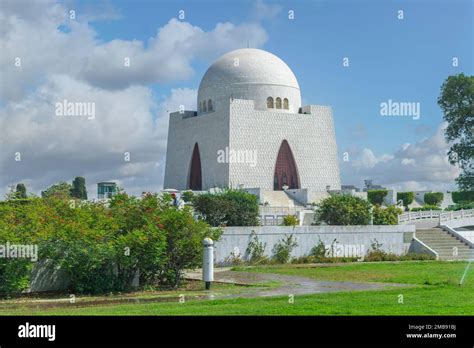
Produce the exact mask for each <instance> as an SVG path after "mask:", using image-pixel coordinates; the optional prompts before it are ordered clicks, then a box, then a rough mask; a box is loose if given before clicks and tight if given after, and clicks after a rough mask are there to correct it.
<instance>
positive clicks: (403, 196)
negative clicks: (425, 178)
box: [397, 192, 415, 210]
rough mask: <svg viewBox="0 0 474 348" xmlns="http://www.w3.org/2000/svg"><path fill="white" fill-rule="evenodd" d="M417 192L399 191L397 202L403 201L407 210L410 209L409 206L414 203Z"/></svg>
mask: <svg viewBox="0 0 474 348" xmlns="http://www.w3.org/2000/svg"><path fill="white" fill-rule="evenodd" d="M414 199H415V194H414V193H413V192H397V202H398V201H403V206H404V207H405V210H408V206H409V205H410V204H412V203H413V200H414Z"/></svg>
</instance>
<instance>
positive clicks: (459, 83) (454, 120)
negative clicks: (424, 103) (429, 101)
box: [438, 74, 474, 191]
mask: <svg viewBox="0 0 474 348" xmlns="http://www.w3.org/2000/svg"><path fill="white" fill-rule="evenodd" d="M438 105H439V106H440V107H441V109H442V110H443V113H444V117H443V118H444V120H445V121H447V122H448V126H447V127H446V130H445V137H446V140H447V141H448V142H451V143H452V145H451V148H450V150H449V152H448V158H449V162H450V163H451V164H452V165H456V164H457V165H459V167H460V168H461V171H462V172H461V174H460V175H459V177H458V178H457V179H456V183H457V184H458V186H459V188H460V189H461V190H463V191H464V190H465V191H472V190H474V161H473V158H474V135H473V130H474V76H465V75H464V74H459V75H455V76H449V77H448V78H447V79H446V81H445V82H444V83H443V85H442V86H441V95H440V96H439V98H438Z"/></svg>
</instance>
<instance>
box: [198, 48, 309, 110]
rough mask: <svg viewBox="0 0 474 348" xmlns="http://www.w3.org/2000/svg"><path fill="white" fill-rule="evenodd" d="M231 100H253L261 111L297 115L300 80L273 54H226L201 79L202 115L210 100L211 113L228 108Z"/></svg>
mask: <svg viewBox="0 0 474 348" xmlns="http://www.w3.org/2000/svg"><path fill="white" fill-rule="evenodd" d="M231 98H235V99H251V100H254V101H255V108H256V109H259V110H271V111H275V112H291V113H297V112H298V109H299V108H300V107H301V94H300V88H299V85H298V81H297V80H296V77H295V75H294V74H293V72H292V71H291V69H290V68H289V67H288V65H286V63H285V62H284V61H282V60H281V59H280V58H278V57H277V56H275V55H274V54H271V53H269V52H266V51H263V50H259V49H255V48H243V49H239V50H235V51H232V52H229V53H226V54H224V55H223V56H222V57H220V58H219V59H218V60H217V61H216V62H215V63H214V64H212V65H211V66H210V67H209V69H208V70H207V71H206V73H205V74H204V77H203V78H202V80H201V84H200V85H199V92H198V105H199V111H200V112H208V111H209V110H208V108H207V105H206V108H205V109H204V105H203V103H204V102H206V103H208V102H209V100H211V105H212V106H211V110H215V109H217V108H219V107H220V106H225V105H226V104H227V103H228V102H229V100H230V99H231ZM268 98H272V99H271V100H273V102H274V107H273V108H269V107H268V106H269V105H268V104H267V100H268ZM277 98H279V104H278V103H277ZM285 99H286V100H287V101H285ZM201 106H202V107H201Z"/></svg>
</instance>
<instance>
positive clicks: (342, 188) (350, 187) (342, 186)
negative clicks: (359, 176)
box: [341, 185, 360, 192]
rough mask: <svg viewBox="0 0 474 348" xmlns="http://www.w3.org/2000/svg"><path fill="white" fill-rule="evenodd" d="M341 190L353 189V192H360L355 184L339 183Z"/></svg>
mask: <svg viewBox="0 0 474 348" xmlns="http://www.w3.org/2000/svg"><path fill="white" fill-rule="evenodd" d="M341 190H342V191H348V190H354V191H355V192H360V188H358V187H356V186H355V185H341Z"/></svg>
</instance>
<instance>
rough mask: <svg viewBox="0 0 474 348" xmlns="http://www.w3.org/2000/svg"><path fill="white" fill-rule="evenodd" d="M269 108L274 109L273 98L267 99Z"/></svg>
mask: <svg viewBox="0 0 474 348" xmlns="http://www.w3.org/2000/svg"><path fill="white" fill-rule="evenodd" d="M267 108H269V109H273V98H272V97H268V98H267Z"/></svg>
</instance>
